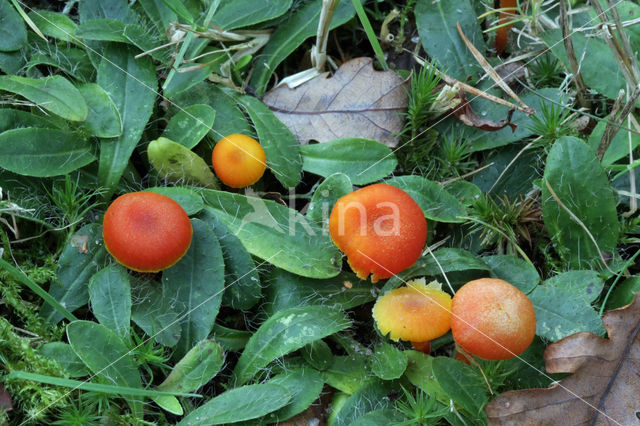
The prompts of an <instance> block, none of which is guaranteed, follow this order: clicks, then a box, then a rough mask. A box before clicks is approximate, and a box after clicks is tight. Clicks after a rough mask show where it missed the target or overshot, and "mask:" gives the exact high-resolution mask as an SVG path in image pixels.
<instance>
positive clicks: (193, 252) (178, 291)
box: [162, 219, 224, 356]
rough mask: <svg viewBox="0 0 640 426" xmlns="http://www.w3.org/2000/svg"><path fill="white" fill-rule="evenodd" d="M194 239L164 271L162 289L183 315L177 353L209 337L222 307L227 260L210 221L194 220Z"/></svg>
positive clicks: (180, 354) (185, 350) (185, 351)
mask: <svg viewBox="0 0 640 426" xmlns="http://www.w3.org/2000/svg"><path fill="white" fill-rule="evenodd" d="M191 225H192V226H193V239H192V241H191V246H190V247H189V250H188V251H187V253H186V254H185V255H184V257H183V258H182V259H180V261H178V263H176V264H175V265H174V266H172V267H171V268H169V269H167V270H165V271H164V272H163V274H162V292H163V295H164V297H165V298H169V299H170V300H171V301H172V303H173V306H174V307H175V309H176V311H177V312H178V314H179V315H180V323H181V324H182V335H181V336H180V340H179V341H178V345H177V346H176V350H175V352H174V355H175V356H182V355H184V354H186V353H187V351H188V350H189V349H191V348H192V347H193V346H194V345H195V344H196V343H198V342H199V341H201V340H203V339H206V338H207V336H208V335H209V332H210V331H211V329H212V328H213V323H214V321H215V319H216V316H217V315H218V310H219V309H220V302H221V301H222V292H223V290H224V261H223V258H222V251H221V250H220V244H219V243H218V240H217V238H216V236H215V234H214V233H213V231H212V230H211V228H209V226H208V225H207V224H205V223H204V222H202V221H201V220H198V219H191Z"/></svg>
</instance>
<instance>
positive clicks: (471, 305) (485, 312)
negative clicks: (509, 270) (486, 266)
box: [451, 278, 536, 360]
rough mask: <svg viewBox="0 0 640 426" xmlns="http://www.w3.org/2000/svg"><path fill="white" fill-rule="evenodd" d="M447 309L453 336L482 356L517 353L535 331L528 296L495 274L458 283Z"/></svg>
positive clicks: (527, 342)
mask: <svg viewBox="0 0 640 426" xmlns="http://www.w3.org/2000/svg"><path fill="white" fill-rule="evenodd" d="M451 312H452V318H451V332H452V333H453V338H454V340H455V341H456V342H457V343H458V344H459V345H460V346H461V347H462V348H463V349H464V350H465V351H467V352H468V353H470V354H471V355H475V356H477V357H479V358H482V359H487V360H500V359H508V358H513V357H514V356H516V355H520V354H521V353H522V352H524V351H525V349H527V348H528V347H529V345H530V344H531V342H532V341H533V338H534V337H535V335H536V314H535V311H534V309H533V305H532V303H531V301H530V300H529V298H528V297H527V296H526V295H525V294H524V293H523V292H522V291H520V290H519V289H518V288H516V287H514V286H513V285H511V284H509V283H508V282H506V281H504V280H500V279H497V278H481V279H478V280H473V281H469V282H468V283H466V284H465V285H463V286H462V287H460V289H459V290H458V291H457V292H456V294H455V296H454V297H453V301H452V304H451Z"/></svg>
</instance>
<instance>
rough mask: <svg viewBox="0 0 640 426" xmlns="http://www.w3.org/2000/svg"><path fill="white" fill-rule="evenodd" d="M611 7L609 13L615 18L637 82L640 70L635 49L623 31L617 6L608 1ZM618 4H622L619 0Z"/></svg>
mask: <svg viewBox="0 0 640 426" xmlns="http://www.w3.org/2000/svg"><path fill="white" fill-rule="evenodd" d="M607 3H608V5H609V13H611V17H613V22H614V23H615V24H616V31H617V32H618V36H619V37H620V41H621V42H622V50H623V51H624V54H625V57H626V58H629V59H630V60H629V62H630V63H631V71H632V72H633V76H634V77H635V79H636V82H637V81H638V80H639V79H640V70H639V69H638V62H637V61H636V60H635V57H636V56H635V54H634V53H633V49H631V43H630V42H629V37H627V34H626V33H625V32H624V31H623V25H622V20H621V19H620V15H619V14H618V9H616V7H615V5H613V4H612V3H611V0H607ZM616 3H621V2H619V0H616Z"/></svg>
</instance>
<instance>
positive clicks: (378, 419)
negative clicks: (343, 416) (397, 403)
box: [350, 408, 406, 426]
mask: <svg viewBox="0 0 640 426" xmlns="http://www.w3.org/2000/svg"><path fill="white" fill-rule="evenodd" d="M405 420H406V417H405V416H404V415H403V414H401V413H400V412H399V411H398V410H397V409H395V408H381V409H379V410H373V411H369V412H368V413H367V414H365V415H364V416H362V417H359V418H358V419H357V420H356V421H355V422H353V423H351V425H350V426H388V425H394V424H398V423H400V424H403V422H404V421H405Z"/></svg>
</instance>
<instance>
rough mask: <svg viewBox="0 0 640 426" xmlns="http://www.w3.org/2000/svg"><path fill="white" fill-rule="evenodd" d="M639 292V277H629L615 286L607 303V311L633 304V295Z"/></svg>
mask: <svg viewBox="0 0 640 426" xmlns="http://www.w3.org/2000/svg"><path fill="white" fill-rule="evenodd" d="M638 292H640V277H630V278H627V279H626V280H624V281H622V282H621V283H620V284H618V285H616V287H615V289H614V290H613V292H612V293H611V297H609V300H608V301H607V310H611V309H618V308H622V307H623V306H626V305H628V304H629V303H631V302H633V299H634V298H635V294H636V293H638Z"/></svg>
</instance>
